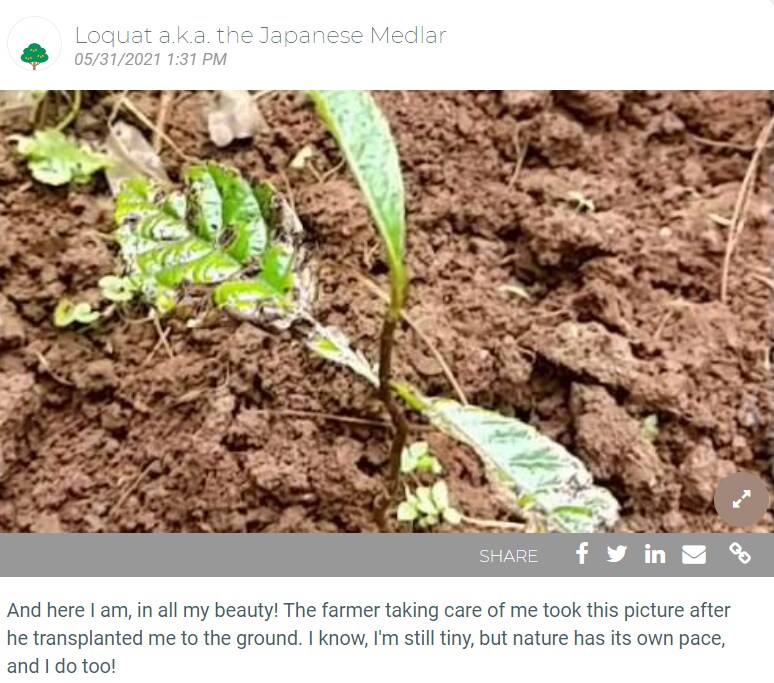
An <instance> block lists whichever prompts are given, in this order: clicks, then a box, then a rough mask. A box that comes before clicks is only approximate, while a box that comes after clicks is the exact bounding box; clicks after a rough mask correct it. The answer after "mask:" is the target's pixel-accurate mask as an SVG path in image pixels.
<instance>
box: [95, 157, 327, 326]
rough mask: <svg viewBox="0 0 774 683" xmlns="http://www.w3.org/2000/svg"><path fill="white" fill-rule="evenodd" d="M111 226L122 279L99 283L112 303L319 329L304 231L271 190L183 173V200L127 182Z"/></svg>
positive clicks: (212, 170) (214, 174) (215, 170)
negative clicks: (217, 312) (140, 302)
mask: <svg viewBox="0 0 774 683" xmlns="http://www.w3.org/2000/svg"><path fill="white" fill-rule="evenodd" d="M115 221H116V223H117V225H118V229H117V231H116V233H115V235H116V241H117V242H118V244H119V247H120V249H121V256H122V259H123V262H124V274H123V277H108V278H103V279H102V280H101V281H100V286H101V288H102V292H103V294H104V295H105V297H106V298H108V299H110V300H112V301H120V302H125V301H128V300H130V299H131V298H133V297H134V296H136V295H140V296H141V297H142V298H143V299H145V300H146V301H148V302H149V303H151V304H152V305H153V306H154V307H155V309H156V311H157V312H158V313H159V314H160V315H166V314H169V313H172V312H173V311H178V312H179V313H180V315H182V316H183V317H186V318H195V317H197V316H199V315H202V314H206V313H207V311H208V310H211V309H212V308H213V307H217V308H219V309H223V310H225V311H227V312H228V313H230V314H231V315H233V316H234V317H236V318H239V319H240V320H247V321H249V322H253V323H255V324H257V325H261V326H267V327H270V328H272V329H288V328H290V327H291V326H293V325H294V324H296V323H301V322H304V321H306V322H307V323H309V325H312V326H313V321H312V320H311V317H310V315H309V307H310V304H311V299H312V297H313V287H312V281H311V275H310V273H309V270H308V269H307V267H306V262H305V259H304V250H303V245H302V244H301V238H302V237H303V229H302V227H301V224H300V222H299V221H298V218H297V217H296V215H295V213H294V212H293V211H292V209H291V208H290V205H289V204H288V203H287V202H286V201H285V200H284V198H282V197H281V196H280V195H279V194H277V193H276V192H275V190H274V189H273V188H272V187H271V186H270V185H268V184H259V185H257V186H255V187H254V186H252V185H251V184H250V183H249V182H248V181H247V180H245V179H244V178H243V177H242V176H241V175H240V174H239V173H237V172H236V171H234V170H231V169H228V168H226V167H224V166H219V165H218V164H214V163H205V164H197V165H195V166H192V167H190V168H189V169H187V170H186V172H185V188H184V190H182V191H172V192H168V193H167V192H164V191H163V190H162V189H161V188H159V187H158V186H157V185H155V184H154V183H153V182H151V181H150V180H147V179H134V180H131V181H129V182H126V183H125V184H124V186H123V189H122V190H121V191H120V192H119V193H118V195H117V196H116V209H115Z"/></svg>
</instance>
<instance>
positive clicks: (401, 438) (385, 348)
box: [379, 311, 408, 504]
mask: <svg viewBox="0 0 774 683" xmlns="http://www.w3.org/2000/svg"><path fill="white" fill-rule="evenodd" d="M399 320H400V317H399V316H397V315H393V312H392V311H390V312H389V313H388V315H387V317H386V318H385V320H384V324H383V325H382V336H381V339H380V343H379V398H380V399H381V401H382V403H384V407H385V408H386V409H387V412H388V413H389V414H390V420H391V421H392V425H393V427H394V429H395V433H394V434H393V437H392V445H391V446H390V484H391V486H392V491H393V494H397V493H398V491H399V489H400V458H401V453H402V452H403V447H404V446H405V445H406V436H407V434H408V423H407V422H406V416H405V415H404V414H403V411H402V410H401V409H400V407H399V406H398V404H397V403H396V402H395V398H394V397H393V395H392V384H391V379H392V350H393V346H394V339H395V330H396V328H397V326H398V321H399ZM388 504H389V503H388Z"/></svg>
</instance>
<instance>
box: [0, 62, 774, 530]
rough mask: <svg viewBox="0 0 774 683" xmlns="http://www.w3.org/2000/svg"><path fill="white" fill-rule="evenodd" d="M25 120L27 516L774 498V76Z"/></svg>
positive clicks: (300, 96) (12, 498) (13, 126)
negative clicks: (738, 491) (733, 484)
mask: <svg viewBox="0 0 774 683" xmlns="http://www.w3.org/2000/svg"><path fill="white" fill-rule="evenodd" d="M30 63H33V62H30ZM33 66H34V64H33ZM0 128H1V130H0V132H1V133H2V135H0V139H1V140H2V141H1V142H0V532H59V531H79V532H102V531H124V532H161V531H165V532H313V531H322V532H476V531H505V532H516V533H529V532H604V531H671V532H678V531H725V530H728V529H729V528H728V527H726V526H725V524H724V523H723V522H722V521H721V520H720V519H719V518H718V516H717V515H716V513H715V510H714V507H713V495H714V491H715V487H716V485H717V484H718V482H720V481H721V480H722V479H723V478H724V477H726V476H727V475H729V474H731V473H733V472H737V471H748V472H752V473H754V474H756V475H758V476H760V477H761V478H762V479H763V480H764V481H765V482H766V484H767V486H769V488H770V489H771V488H772V476H774V427H772V420H771V409H772V395H771V384H770V380H771V351H770V349H771V340H772V337H774V329H773V328H772V325H771V298H772V296H774V276H773V275H772V272H771V271H772V268H771V267H772V253H774V252H772V251H771V241H770V240H771V235H772V228H773V227H774V202H772V194H771V188H772V184H774V156H772V151H773V150H774V98H773V97H772V96H771V94H770V93H767V92H763V91H472V92H462V91H453V92H433V91H388V92H374V93H370V92H366V91H309V92H299V91H218V92H211V91H4V92H0ZM752 530H753V531H764V532H771V531H772V530H774V516H772V513H771V511H770V512H769V513H768V514H767V515H766V516H765V517H764V519H763V520H762V521H761V522H760V523H759V524H758V525H757V526H756V527H754V528H752Z"/></svg>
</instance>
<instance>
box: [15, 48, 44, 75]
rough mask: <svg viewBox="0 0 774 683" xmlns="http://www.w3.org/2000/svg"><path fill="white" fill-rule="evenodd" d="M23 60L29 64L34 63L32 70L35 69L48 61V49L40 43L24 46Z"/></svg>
mask: <svg viewBox="0 0 774 683" xmlns="http://www.w3.org/2000/svg"><path fill="white" fill-rule="evenodd" d="M21 60H22V61H23V62H27V64H32V70H33V71H35V69H37V68H38V65H39V64H42V63H43V62H47V61H48V55H47V54H46V49H45V48H44V47H42V46H41V45H39V44H38V43H30V44H29V45H27V47H25V48H24V52H22V56H21Z"/></svg>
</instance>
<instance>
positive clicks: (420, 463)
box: [400, 441, 443, 474]
mask: <svg viewBox="0 0 774 683" xmlns="http://www.w3.org/2000/svg"><path fill="white" fill-rule="evenodd" d="M400 471H401V472H402V473H403V474H414V473H417V474H421V473H423V472H429V473H430V474H441V473H442V472H443V467H441V463H440V462H438V458H436V457H435V456H434V455H432V454H431V453H430V446H429V445H428V444H427V441H417V442H416V443H413V444H411V445H410V446H407V447H406V448H404V449H403V453H402V455H401V460H400Z"/></svg>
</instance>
